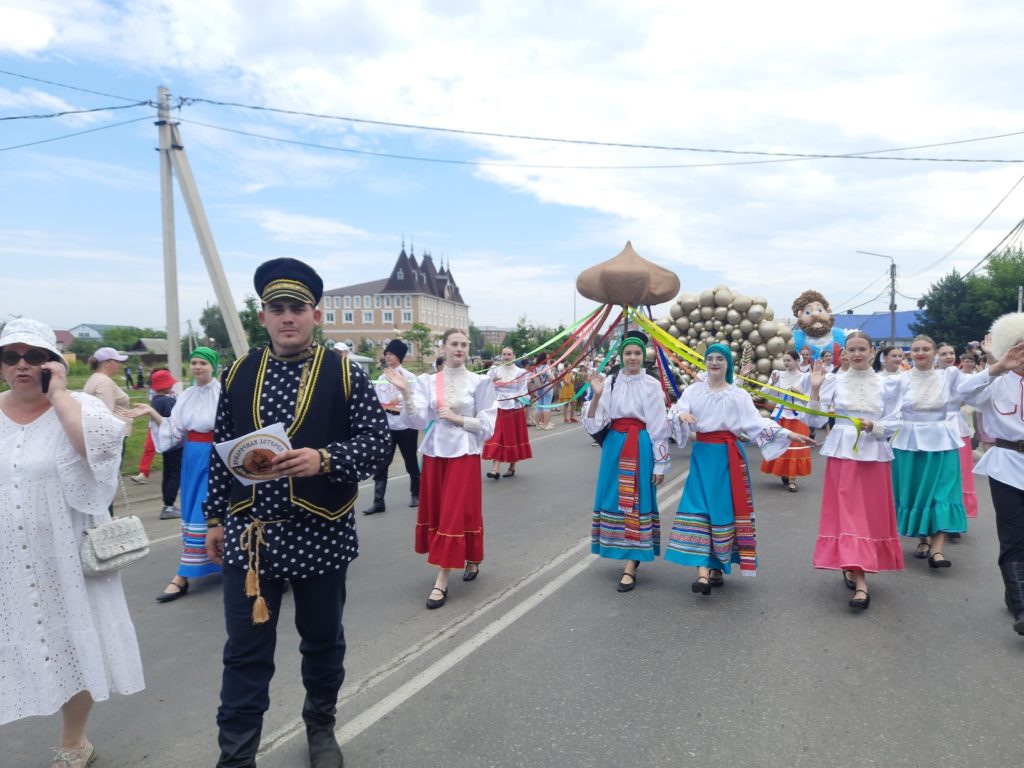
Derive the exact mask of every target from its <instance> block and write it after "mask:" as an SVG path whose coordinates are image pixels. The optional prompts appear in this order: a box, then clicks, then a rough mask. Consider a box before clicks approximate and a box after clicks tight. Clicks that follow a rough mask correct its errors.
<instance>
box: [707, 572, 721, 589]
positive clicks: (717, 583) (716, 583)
mask: <svg viewBox="0 0 1024 768" xmlns="http://www.w3.org/2000/svg"><path fill="white" fill-rule="evenodd" d="M715 574H718V575H717V576H716V575H715ZM708 584H710V585H711V586H712V587H724V586H725V577H724V576H723V575H722V572H721V571H720V570H718V569H717V568H712V569H711V573H709V574H708Z"/></svg>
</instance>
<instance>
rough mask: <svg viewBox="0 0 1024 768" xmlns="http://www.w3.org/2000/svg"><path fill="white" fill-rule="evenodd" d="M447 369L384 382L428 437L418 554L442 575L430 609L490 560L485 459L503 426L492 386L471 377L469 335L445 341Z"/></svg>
mask: <svg viewBox="0 0 1024 768" xmlns="http://www.w3.org/2000/svg"><path fill="white" fill-rule="evenodd" d="M442 348H443V349H444V368H442V369H441V371H439V372H438V373H434V374H431V375H429V376H426V375H424V376H420V377H419V378H418V379H416V380H415V381H413V382H410V381H409V380H407V379H406V378H405V377H404V376H402V375H401V374H400V373H398V372H397V371H396V370H395V369H394V368H385V369H384V377H385V378H386V379H387V380H388V381H389V382H391V384H393V385H394V387H395V389H397V390H398V391H399V393H400V394H401V396H402V402H403V407H404V410H405V413H406V417H407V418H408V423H409V426H410V428H412V429H425V428H426V427H427V425H428V424H429V423H430V422H433V425H432V426H431V428H430V430H429V431H428V432H427V433H426V434H425V435H424V436H423V442H422V443H421V444H420V452H421V453H422V454H423V471H422V474H421V476H420V506H419V511H418V512H417V518H416V537H415V549H416V552H417V553H419V554H421V555H422V554H425V555H426V556H427V563H428V564H430V565H432V566H434V567H436V568H437V569H438V570H437V577H436V578H435V579H434V587H433V589H431V590H430V594H429V595H428V597H427V608H431V609H433V608H440V607H441V606H442V605H444V604H445V602H446V601H447V600H448V574H449V573H450V572H451V571H453V570H456V569H458V568H465V570H464V571H463V574H462V580H463V581H473V580H474V579H476V577H477V574H478V573H479V572H480V563H481V562H483V559H484V518H483V499H482V495H483V491H482V485H481V484H482V481H481V479H480V453H481V452H482V450H483V447H484V443H485V442H486V441H487V438H489V437H490V436H491V435H492V434H493V433H494V423H495V420H496V419H497V406H496V405H495V396H494V384H493V383H492V382H491V380H490V379H489V378H487V377H486V376H482V375H481V374H479V373H472V372H470V371H468V370H466V358H467V357H468V356H469V335H468V334H467V333H466V332H465V331H462V330H459V329H457V328H449V329H448V330H447V331H445V333H444V336H443V337H442Z"/></svg>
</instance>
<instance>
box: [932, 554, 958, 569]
mask: <svg viewBox="0 0 1024 768" xmlns="http://www.w3.org/2000/svg"><path fill="white" fill-rule="evenodd" d="M937 557H941V558H942V559H941V560H936V559H935V558H937ZM928 567H929V568H952V567H953V563H951V562H950V561H949V558H948V557H946V556H945V555H944V554H942V553H941V552H932V553H931V554H930V555H928Z"/></svg>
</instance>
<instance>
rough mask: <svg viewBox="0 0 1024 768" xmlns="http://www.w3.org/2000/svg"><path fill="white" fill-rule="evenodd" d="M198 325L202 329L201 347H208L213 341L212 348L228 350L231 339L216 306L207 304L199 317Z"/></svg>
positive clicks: (218, 307)
mask: <svg viewBox="0 0 1024 768" xmlns="http://www.w3.org/2000/svg"><path fill="white" fill-rule="evenodd" d="M199 325H200V327H202V329H203V342H202V343H203V345H208V344H209V343H210V339H213V340H214V342H215V344H214V346H215V347H217V348H218V349H229V348H230V347H231V337H230V336H229V335H228V327H227V324H226V323H225V322H224V315H223V313H221V311H220V306H219V305H218V304H207V305H206V306H205V307H204V308H203V311H202V314H200V315H199Z"/></svg>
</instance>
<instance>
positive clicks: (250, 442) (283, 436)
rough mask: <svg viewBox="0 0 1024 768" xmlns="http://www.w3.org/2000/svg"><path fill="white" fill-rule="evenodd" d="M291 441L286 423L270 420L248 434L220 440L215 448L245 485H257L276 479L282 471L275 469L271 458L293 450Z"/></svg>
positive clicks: (233, 473)
mask: <svg viewBox="0 0 1024 768" xmlns="http://www.w3.org/2000/svg"><path fill="white" fill-rule="evenodd" d="M291 447H292V444H291V441H290V440H289V439H288V435H287V433H286V432H285V429H284V425H283V424H270V425H268V426H266V427H264V428H263V429H261V430H258V431H256V432H250V433H249V434H248V435H243V436H242V437H238V438H235V439H234V440H227V441H225V442H223V443H217V444H216V445H214V448H216V449H217V454H218V455H219V456H220V457H221V459H223V461H224V464H225V466H227V468H228V470H229V471H230V472H231V474H232V475H234V476H235V477H236V478H238V482H240V483H241V484H242V485H255V484H256V483H261V482H263V481H264V480H274V479H275V478H277V477H278V476H279V475H278V474H277V473H276V472H274V471H273V470H272V469H271V466H270V462H271V460H272V459H273V458H274V457H275V456H276V455H277V454H279V453H284V452H285V451H290V450H291Z"/></svg>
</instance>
